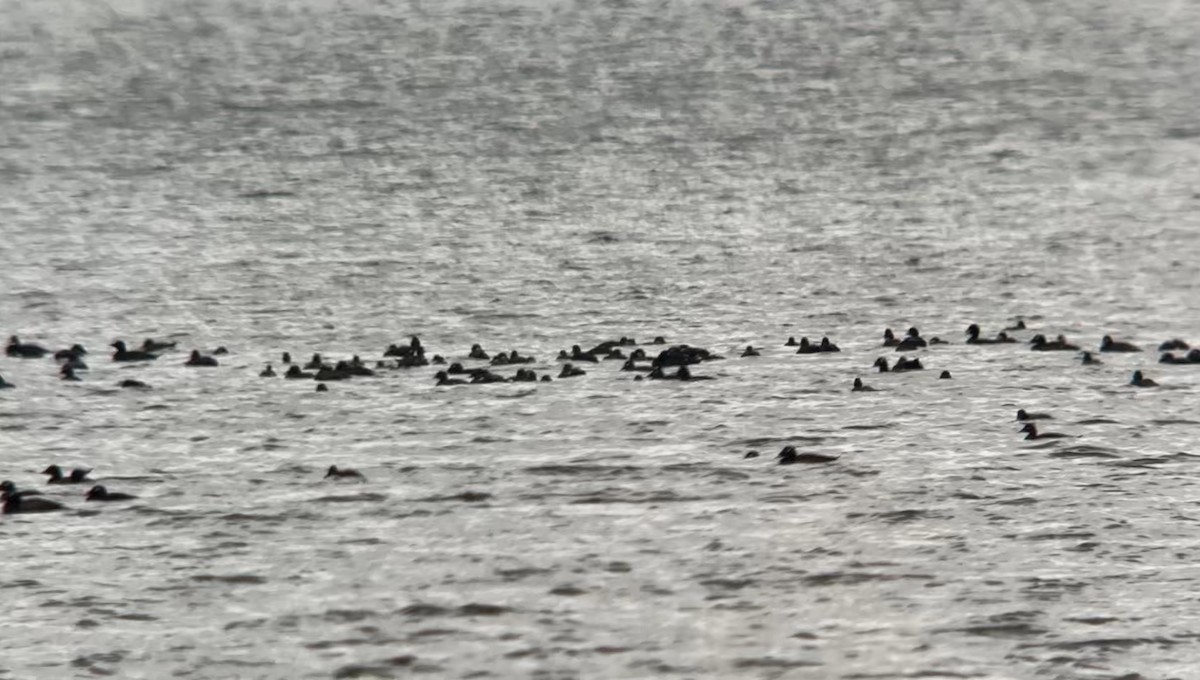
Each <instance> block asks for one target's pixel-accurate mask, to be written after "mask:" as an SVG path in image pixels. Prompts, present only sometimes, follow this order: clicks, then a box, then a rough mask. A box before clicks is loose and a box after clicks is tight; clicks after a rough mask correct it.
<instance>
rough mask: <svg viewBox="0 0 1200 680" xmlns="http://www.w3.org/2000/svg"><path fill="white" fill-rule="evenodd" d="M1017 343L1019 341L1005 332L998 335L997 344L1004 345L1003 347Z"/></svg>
mask: <svg viewBox="0 0 1200 680" xmlns="http://www.w3.org/2000/svg"><path fill="white" fill-rule="evenodd" d="M1016 341H1017V339H1016V338H1013V337H1010V336H1009V335H1008V333H1006V332H1004V331H1000V332H999V333H997V334H996V343H997V344H1002V345H1003V344H1012V343H1015V342H1016Z"/></svg>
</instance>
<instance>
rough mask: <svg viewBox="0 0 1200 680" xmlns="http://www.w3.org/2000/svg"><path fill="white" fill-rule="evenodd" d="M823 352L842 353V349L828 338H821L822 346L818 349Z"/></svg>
mask: <svg viewBox="0 0 1200 680" xmlns="http://www.w3.org/2000/svg"><path fill="white" fill-rule="evenodd" d="M817 349H819V350H820V351H822V352H840V351H842V349H841V348H840V347H838V346H837V345H835V344H833V343H832V342H830V341H829V338H828V337H824V338H821V344H820V345H819V346H818V347H817Z"/></svg>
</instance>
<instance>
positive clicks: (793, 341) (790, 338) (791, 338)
mask: <svg viewBox="0 0 1200 680" xmlns="http://www.w3.org/2000/svg"><path fill="white" fill-rule="evenodd" d="M798 344H800V343H798V342H796V337H795V336H792V335H789V336H788V339H787V342H785V343H783V346H784V347H795V346H796V345H798Z"/></svg>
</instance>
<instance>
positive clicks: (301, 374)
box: [283, 364, 316, 380]
mask: <svg viewBox="0 0 1200 680" xmlns="http://www.w3.org/2000/svg"><path fill="white" fill-rule="evenodd" d="M315 375H316V374H315V373H308V372H307V371H302V370H300V366H299V365H297V364H292V365H291V366H288V370H287V372H285V373H284V374H283V377H285V378H287V379H289V380H312V379H313V377H314V376H315Z"/></svg>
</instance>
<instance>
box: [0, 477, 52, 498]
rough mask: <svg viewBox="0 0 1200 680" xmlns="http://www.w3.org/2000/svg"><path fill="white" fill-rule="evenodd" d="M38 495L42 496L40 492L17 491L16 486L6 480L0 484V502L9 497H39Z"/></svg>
mask: <svg viewBox="0 0 1200 680" xmlns="http://www.w3.org/2000/svg"><path fill="white" fill-rule="evenodd" d="M40 495H42V492H41V491H33V490H29V491H19V490H17V485H16V484H13V483H12V482H11V481H9V480H7V479H6V480H4V481H3V482H0V500H3V499H4V498H8V497H10V496H40Z"/></svg>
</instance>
